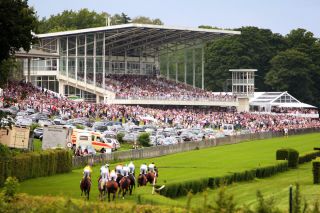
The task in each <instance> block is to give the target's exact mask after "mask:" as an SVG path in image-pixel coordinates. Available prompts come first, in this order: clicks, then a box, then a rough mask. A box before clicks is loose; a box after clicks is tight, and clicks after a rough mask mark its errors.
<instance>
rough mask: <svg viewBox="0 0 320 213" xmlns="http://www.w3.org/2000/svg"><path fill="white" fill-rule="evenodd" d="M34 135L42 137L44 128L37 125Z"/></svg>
mask: <svg viewBox="0 0 320 213" xmlns="http://www.w3.org/2000/svg"><path fill="white" fill-rule="evenodd" d="M33 137H34V138H39V139H41V138H42V137H43V128H42V127H37V128H35V129H34V130H33Z"/></svg>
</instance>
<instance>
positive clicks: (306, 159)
mask: <svg viewBox="0 0 320 213" xmlns="http://www.w3.org/2000/svg"><path fill="white" fill-rule="evenodd" d="M317 157H320V151H313V152H310V153H306V154H304V155H302V156H299V164H302V163H307V162H310V161H312V160H313V159H315V158H317Z"/></svg>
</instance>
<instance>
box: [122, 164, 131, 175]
mask: <svg viewBox="0 0 320 213" xmlns="http://www.w3.org/2000/svg"><path fill="white" fill-rule="evenodd" d="M122 171H123V176H125V177H127V176H128V175H129V167H128V166H127V165H125V166H124V167H123V169H122Z"/></svg>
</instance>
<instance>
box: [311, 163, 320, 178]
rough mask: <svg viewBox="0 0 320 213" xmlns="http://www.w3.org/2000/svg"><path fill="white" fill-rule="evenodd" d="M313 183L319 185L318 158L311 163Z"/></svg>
mask: <svg viewBox="0 0 320 213" xmlns="http://www.w3.org/2000/svg"><path fill="white" fill-rule="evenodd" d="M312 173H313V183H314V184H319V183H320V158H316V159H315V160H314V161H313V162H312Z"/></svg>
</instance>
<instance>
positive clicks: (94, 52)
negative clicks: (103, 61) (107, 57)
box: [93, 33, 97, 89]
mask: <svg viewBox="0 0 320 213" xmlns="http://www.w3.org/2000/svg"><path fill="white" fill-rule="evenodd" d="M96 43H97V33H95V34H93V85H94V88H95V89H96V87H97V85H96V49H97V44H96Z"/></svg>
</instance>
